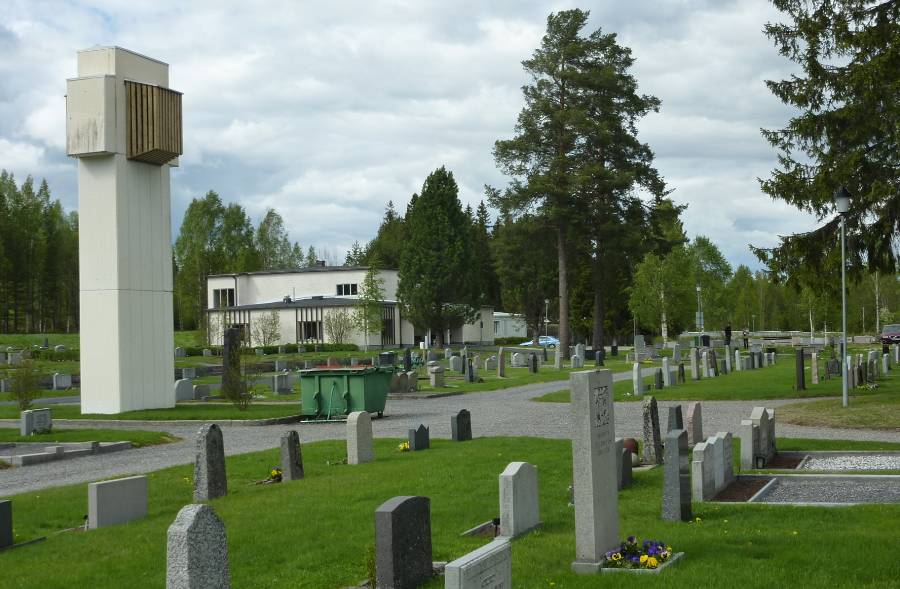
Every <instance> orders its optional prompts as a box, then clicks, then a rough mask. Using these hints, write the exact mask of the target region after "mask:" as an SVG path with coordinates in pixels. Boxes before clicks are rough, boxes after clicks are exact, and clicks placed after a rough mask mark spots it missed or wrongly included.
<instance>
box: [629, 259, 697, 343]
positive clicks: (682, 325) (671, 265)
mask: <svg viewBox="0 0 900 589" xmlns="http://www.w3.org/2000/svg"><path fill="white" fill-rule="evenodd" d="M694 273H695V268H694V260H693V259H692V257H691V254H690V253H689V252H688V251H687V249H686V248H684V247H678V248H675V249H673V250H672V251H670V252H669V253H668V254H666V255H665V256H658V255H656V254H654V253H649V254H647V255H646V256H645V257H644V259H643V261H642V262H641V263H640V264H638V266H637V268H636V269H635V272H634V283H633V284H632V285H631V287H630V288H629V289H628V290H629V297H628V306H629V308H630V309H631V312H632V313H633V314H634V316H635V318H637V320H638V322H639V324H640V325H642V326H653V327H654V328H659V330H660V333H666V334H667V336H668V337H671V336H672V335H677V334H678V333H681V331H683V330H685V329H689V328H691V327H692V323H693V318H694V313H693V310H694ZM663 325H666V330H665V331H663V329H662V326H663ZM654 331H655V329H654Z"/></svg>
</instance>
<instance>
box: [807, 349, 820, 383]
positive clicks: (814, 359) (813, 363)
mask: <svg viewBox="0 0 900 589" xmlns="http://www.w3.org/2000/svg"><path fill="white" fill-rule="evenodd" d="M809 376H810V379H809V380H810V382H811V383H812V384H819V354H818V353H816V352H813V353H812V354H811V355H810V359H809Z"/></svg>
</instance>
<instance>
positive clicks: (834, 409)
mask: <svg viewBox="0 0 900 589" xmlns="http://www.w3.org/2000/svg"><path fill="white" fill-rule="evenodd" d="M889 380H890V381H893V382H891V385H892V386H891V387H879V390H884V389H887V388H890V391H888V392H883V393H878V394H872V395H866V396H857V395H853V396H851V397H850V402H849V406H848V407H843V406H842V403H841V399H823V400H821V401H811V402H809V403H792V404H790V405H783V406H781V407H779V408H778V420H779V421H782V422H784V423H793V424H796V425H808V426H816V427H846V428H864V429H884V430H894V431H900V394H898V393H900V391H898V389H900V386H897V382H896V381H898V380H900V379H898V378H896V377H894V378H893V379H889ZM880 384H885V381H881V383H880Z"/></svg>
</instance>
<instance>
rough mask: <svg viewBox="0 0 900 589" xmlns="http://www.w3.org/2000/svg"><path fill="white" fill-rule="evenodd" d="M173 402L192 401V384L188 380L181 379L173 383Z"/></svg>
mask: <svg viewBox="0 0 900 589" xmlns="http://www.w3.org/2000/svg"><path fill="white" fill-rule="evenodd" d="M175 400H176V401H193V400H194V383H192V382H191V379H189V378H182V379H180V380H176V381H175Z"/></svg>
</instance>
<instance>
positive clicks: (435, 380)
mask: <svg viewBox="0 0 900 589" xmlns="http://www.w3.org/2000/svg"><path fill="white" fill-rule="evenodd" d="M428 382H429V384H430V385H431V387H432V388H440V387H442V386H444V367H443V366H440V365H435V366H429V367H428Z"/></svg>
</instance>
